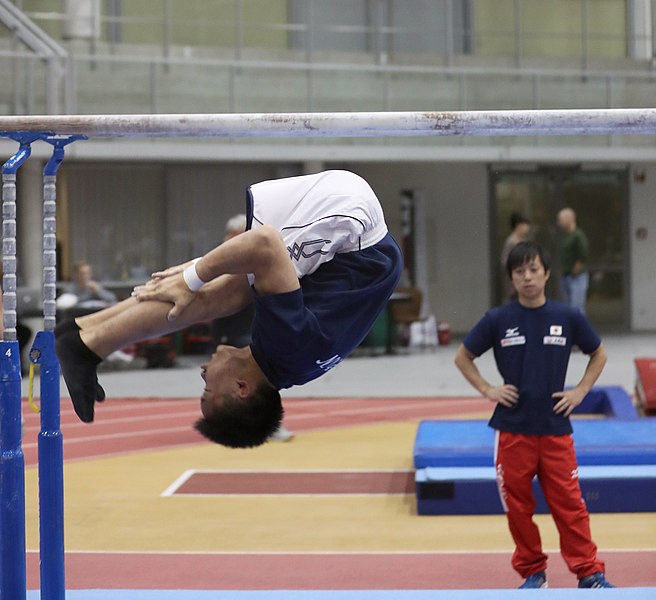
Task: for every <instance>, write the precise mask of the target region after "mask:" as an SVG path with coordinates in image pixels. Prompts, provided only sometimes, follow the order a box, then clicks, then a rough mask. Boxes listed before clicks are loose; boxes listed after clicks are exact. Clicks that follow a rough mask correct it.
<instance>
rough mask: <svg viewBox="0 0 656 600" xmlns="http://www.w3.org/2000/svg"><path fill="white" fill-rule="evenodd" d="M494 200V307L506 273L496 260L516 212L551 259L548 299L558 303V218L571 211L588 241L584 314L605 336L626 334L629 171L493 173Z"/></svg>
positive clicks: (500, 296) (554, 169) (499, 299)
mask: <svg viewBox="0 0 656 600" xmlns="http://www.w3.org/2000/svg"><path fill="white" fill-rule="evenodd" d="M490 182H491V197H492V212H491V215H492V224H491V226H492V231H493V235H492V245H493V248H492V256H493V257H497V258H496V259H495V260H493V272H494V273H496V279H495V281H496V286H495V290H494V298H493V300H494V302H495V304H499V303H501V302H503V301H504V300H505V298H504V282H505V278H506V274H505V271H504V270H503V269H502V266H501V263H500V260H499V259H498V257H499V256H500V254H501V248H502V247H503V243H504V241H505V239H506V237H507V236H508V235H509V233H510V216H511V214H512V213H513V212H514V211H517V212H520V213H522V214H524V215H525V216H526V217H528V219H529V220H530V222H531V230H530V234H529V237H530V239H532V240H534V241H536V242H538V243H539V244H541V245H543V246H544V247H545V248H546V249H547V250H548V251H549V253H550V254H551V257H552V274H551V279H550V281H549V283H548V286H547V295H548V296H549V297H551V298H558V297H559V291H558V281H559V279H560V275H561V269H560V256H559V254H560V253H559V239H560V232H559V231H558V229H557V227H556V215H557V214H558V211H559V210H560V209H561V208H564V207H567V206H569V207H571V208H572V209H574V211H575V212H576V215H577V223H578V226H579V227H580V228H581V229H583V230H584V231H585V233H586V234H587V236H588V242H589V249H590V259H589V264H588V270H589V273H590V286H589V288H588V300H587V305H586V311H587V314H588V317H589V319H590V321H591V322H592V323H593V324H594V326H595V327H597V328H599V329H602V330H604V331H609V330H610V331H622V330H626V329H627V327H628V322H629V318H628V317H629V315H628V306H629V298H628V290H629V289H630V286H629V281H628V272H629V270H628V268H626V264H625V263H626V260H627V256H628V253H627V252H626V249H627V247H628V246H627V240H628V233H627V220H628V219H627V207H628V183H627V182H628V176H627V170H626V169H617V170H591V169H581V168H580V167H574V168H568V167H544V168H536V169H534V170H530V171H503V170H499V169H491V170H490Z"/></svg>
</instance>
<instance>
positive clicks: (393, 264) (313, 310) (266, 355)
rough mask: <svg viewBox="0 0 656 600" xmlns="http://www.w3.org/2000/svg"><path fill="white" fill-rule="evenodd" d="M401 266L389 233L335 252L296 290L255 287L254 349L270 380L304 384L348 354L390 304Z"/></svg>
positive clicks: (285, 384)
mask: <svg viewBox="0 0 656 600" xmlns="http://www.w3.org/2000/svg"><path fill="white" fill-rule="evenodd" d="M402 267H403V258H402V256H401V251H400V250H399V247H398V245H397V244H396V242H395V241H394V239H393V238H392V236H391V235H389V234H387V235H386V236H385V237H384V238H383V240H382V241H380V242H378V243H377V244H376V245H374V246H371V247H369V248H365V249H364V250H359V251H356V252H346V253H343V254H336V255H335V256H334V257H333V258H332V260H330V261H329V262H326V263H323V264H321V266H320V267H319V268H318V269H317V270H316V271H315V272H313V273H311V274H309V275H306V276H304V277H303V278H301V279H300V285H301V288H300V289H298V290H295V291H293V292H288V293H286V294H272V295H267V296H260V295H258V294H257V293H255V290H254V289H253V302H254V305H255V318H254V319H253V325H252V328H251V334H252V342H251V351H252V352H253V357H254V358H255V361H256V362H257V364H258V365H259V367H260V368H261V369H262V371H263V372H264V374H265V375H266V377H267V379H268V380H269V382H270V383H271V384H272V385H273V386H274V387H276V388H277V389H283V388H288V387H291V386H293V385H302V384H304V383H307V382H308V381H311V380H312V379H316V378H317V377H320V376H321V375H323V374H324V373H326V371H328V370H330V369H331V368H332V367H334V366H336V365H337V364H338V363H339V362H341V360H342V359H343V358H346V357H347V356H348V355H349V354H350V353H351V352H352V351H353V350H354V349H355V348H357V347H358V346H359V345H360V343H361V342H362V340H363V339H364V338H365V337H366V335H367V333H369V330H370V329H371V327H372V326H373V324H374V322H375V320H376V318H377V317H378V315H379V314H380V313H381V311H382V310H383V309H384V308H385V306H386V305H387V301H388V299H389V297H390V295H391V294H392V292H393V291H394V288H395V287H396V285H397V283H398V281H399V277H400V274H401V269H402Z"/></svg>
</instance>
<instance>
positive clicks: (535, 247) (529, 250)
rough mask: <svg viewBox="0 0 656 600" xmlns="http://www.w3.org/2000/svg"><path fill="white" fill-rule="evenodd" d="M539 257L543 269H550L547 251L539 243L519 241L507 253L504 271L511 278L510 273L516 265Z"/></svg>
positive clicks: (518, 265)
mask: <svg viewBox="0 0 656 600" xmlns="http://www.w3.org/2000/svg"><path fill="white" fill-rule="evenodd" d="M536 257H537V258H539V259H540V262H542V265H543V266H544V270H545V271H549V270H550V269H551V258H550V257H549V253H548V252H547V251H546V250H545V249H544V248H543V247H542V246H540V244H536V243H535V242H519V244H516V245H515V246H514V248H513V249H512V250H511V251H510V254H508V258H507V260H506V273H508V277H510V278H511V279H512V273H513V271H514V270H515V269H516V268H517V267H521V266H522V265H525V264H526V263H529V262H531V261H532V260H533V259H534V258H536Z"/></svg>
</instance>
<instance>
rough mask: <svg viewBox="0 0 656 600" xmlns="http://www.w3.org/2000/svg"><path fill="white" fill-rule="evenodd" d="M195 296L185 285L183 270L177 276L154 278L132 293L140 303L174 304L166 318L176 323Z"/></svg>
mask: <svg viewBox="0 0 656 600" xmlns="http://www.w3.org/2000/svg"><path fill="white" fill-rule="evenodd" d="M171 268H172V269H173V268H177V267H171ZM167 271H169V269H167ZM163 272H166V271H163ZM194 295H195V293H194V292H192V291H191V290H190V289H189V287H188V286H187V284H186V283H185V280H184V278H183V276H182V270H180V271H179V272H178V273H177V274H173V273H171V274H169V275H166V276H165V277H163V278H160V279H155V278H153V279H151V280H150V281H149V282H148V283H146V284H144V285H140V286H137V287H135V288H134V290H133V291H132V296H133V297H134V298H136V299H137V300H138V301H139V302H143V301H146V300H159V301H160V302H170V303H171V304H173V308H172V309H171V310H170V311H169V312H168V314H167V316H166V318H167V319H168V320H169V321H175V320H176V319H177V318H178V317H179V316H180V314H181V313H182V312H183V311H184V310H185V308H187V306H189V304H191V301H192V300H193V299H194Z"/></svg>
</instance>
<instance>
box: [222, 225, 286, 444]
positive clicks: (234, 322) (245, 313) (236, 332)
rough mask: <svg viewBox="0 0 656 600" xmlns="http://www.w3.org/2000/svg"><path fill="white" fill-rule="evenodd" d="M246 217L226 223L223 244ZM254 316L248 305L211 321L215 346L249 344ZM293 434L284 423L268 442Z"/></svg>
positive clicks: (239, 230)
mask: <svg viewBox="0 0 656 600" xmlns="http://www.w3.org/2000/svg"><path fill="white" fill-rule="evenodd" d="M246 224H247V220H246V215H245V214H244V213H239V214H236V215H233V216H232V217H230V218H229V219H228V221H227V222H226V227H225V235H224V236H223V241H224V243H225V242H227V241H228V240H231V239H232V238H234V237H236V236H238V235H239V234H241V233H244V232H245V231H246ZM254 316H255V307H254V306H253V303H252V302H251V303H249V304H248V305H247V306H245V307H244V308H243V309H241V310H240V311H238V312H236V313H235V314H234V315H230V316H228V317H222V318H220V319H214V321H212V337H213V338H214V340H215V342H216V343H217V344H227V345H228V346H235V347H236V348H244V347H246V346H248V344H250V343H251V324H252V322H253V317H254ZM293 437H294V434H293V433H292V432H291V431H290V430H289V429H287V427H285V425H284V423H281V424H280V427H278V429H277V430H276V431H275V432H274V433H272V434H271V435H270V436H269V441H270V442H288V441H290V440H291V439H292V438H293Z"/></svg>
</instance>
